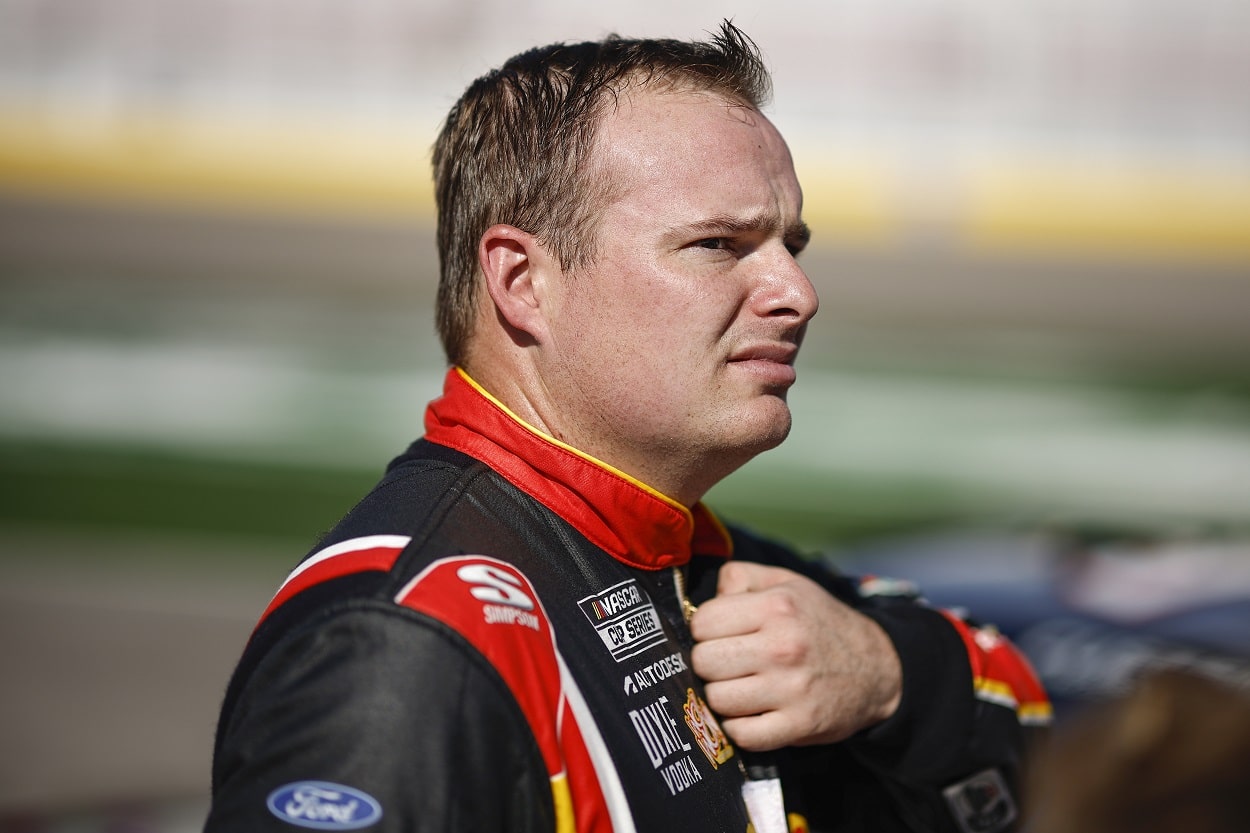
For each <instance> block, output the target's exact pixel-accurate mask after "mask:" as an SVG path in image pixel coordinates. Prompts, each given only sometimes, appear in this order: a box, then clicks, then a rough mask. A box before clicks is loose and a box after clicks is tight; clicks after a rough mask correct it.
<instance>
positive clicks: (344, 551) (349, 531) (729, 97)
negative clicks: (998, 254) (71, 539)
mask: <svg viewBox="0 0 1250 833" xmlns="http://www.w3.org/2000/svg"><path fill="white" fill-rule="evenodd" d="M767 93H768V77H767V74H766V72H765V70H764V69H763V66H762V64H761V62H760V59H759V55H758V52H757V50H756V49H755V47H754V45H753V44H752V43H751V42H750V41H749V40H748V39H747V38H746V37H745V36H744V35H743V34H742V33H741V32H739V31H738V30H737V29H735V28H734V27H732V26H731V25H729V24H728V23H726V24H725V25H724V26H723V27H722V30H721V31H720V33H719V34H718V35H717V36H715V37H714V38H713V39H712V40H711V41H710V42H708V43H680V42H675V41H656V40H641V41H633V40H621V39H615V38H610V39H608V40H606V41H604V42H601V43H584V44H577V45H556V46H552V47H548V48H545V49H538V50H534V51H531V52H528V53H525V54H523V55H520V56H517V57H515V58H513V59H512V60H510V61H509V62H508V63H507V64H505V65H504V66H503V67H502V68H501V69H500V70H498V71H496V72H493V73H490V74H488V75H487V76H485V77H483V78H481V79H479V80H478V81H477V82H475V83H474V84H473V85H471V86H470V88H469V89H468V91H466V93H465V94H464V96H463V97H462V98H461V100H460V101H459V102H458V103H457V104H456V105H455V107H454V108H453V109H452V111H451V113H450V115H449V116H448V119H447V122H446V125H445V126H444V129H443V131H442V134H441V135H440V137H439V139H438V143H437V145H436V147H435V153H434V165H435V178H436V183H437V195H438V207H439V246H440V253H441V257H442V277H441V283H440V291H439V309H438V322H439V330H440V335H441V336H442V339H443V343H444V346H445V348H446V350H447V355H448V358H449V360H450V362H451V364H452V365H453V367H452V369H451V371H450V372H449V374H448V376H447V381H446V387H445V390H444V394H443V396H442V397H441V398H439V399H437V400H435V401H434V402H432V403H431V404H430V406H429V409H428V411H427V414H426V433H425V437H424V438H423V439H422V440H420V441H418V442H417V443H415V444H414V445H413V446H412V447H411V448H410V449H409V450H408V452H407V453H406V454H405V455H404V456H402V457H400V458H399V459H398V460H396V461H395V462H394V463H392V465H391V467H390V468H389V470H388V472H387V474H386V476H385V477H384V478H383V480H382V482H381V483H380V484H379V486H378V487H377V488H376V489H375V490H374V491H373V492H372V493H371V494H370V495H368V496H367V497H366V498H365V499H364V500H363V501H362V502H361V503H360V504H359V505H358V506H356V507H355V509H353V510H352V511H351V512H350V513H349V514H348V515H347V516H346V518H345V519H344V520H343V521H342V522H341V523H340V524H339V526H338V527H337V528H336V529H335V530H334V531H333V532H331V533H330V534H329V535H328V536H327V538H326V539H325V540H324V541H323V542H322V544H321V546H320V547H319V548H318V550H317V551H316V552H315V553H314V554H313V555H311V556H310V557H309V558H307V559H306V560H305V561H304V562H303V563H302V564H301V565H300V567H298V568H297V569H296V571H295V572H294V573H293V574H292V575H291V577H290V578H289V579H288V580H287V582H286V583H285V584H284V585H283V586H282V588H281V589H280V590H279V591H278V594H277V595H276V597H275V598H274V600H273V602H272V603H271V605H270V607H269V609H268V610H267V611H266V612H265V613H264V615H263V616H262V619H261V623H260V624H259V625H258V627H257V630H256V632H255V633H254V635H253V637H252V639H251V641H250V643H249V645H248V647H247V650H246V652H245V654H244V656H243V658H242V660H241V662H240V665H239V668H238V670H237V671H236V673H235V677H234V679H233V681H232V683H231V687H230V690H229V692H228V694H227V697H226V702H225V705H224V707H223V713H222V719H221V723H220V726H219V731H218V743H217V749H216V754H215V759H214V769H213V772H214V777H213V782H214V799H213V808H212V811H211V814H210V817H209V820H208V828H209V829H210V830H214V831H217V830H230V831H238V830H261V829H265V830H270V829H272V830H287V829H290V827H291V826H292V825H294V826H303V827H312V828H319V829H355V828H365V827H367V828H368V829H370V830H395V831H400V830H403V831H415V830H419V831H450V830H465V831H609V830H612V831H646V832H647V833H653V832H654V831H660V833H662V832H663V831H669V830H681V831H705V830H706V831H746V830H748V829H754V830H756V831H759V833H765V832H766V831H774V830H785V829H787V828H789V829H792V830H800V829H809V828H810V829H812V830H875V831H889V830H911V831H916V830H935V831H937V830H951V831H953V830H961V829H962V830H967V831H990V830H999V829H1005V828H1006V827H1007V826H1009V825H1010V823H1011V821H1012V819H1013V817H1014V816H1015V809H1014V808H1015V804H1014V802H1013V799H1012V797H1011V795H1010V794H1009V789H1010V785H1011V784H1013V783H1014V782H1015V779H1016V776H1017V774H1018V768H1019V765H1020V762H1021V755H1022V742H1023V737H1024V729H1023V728H1022V718H1023V719H1024V722H1028V720H1029V719H1030V718H1034V717H1041V716H1044V715H1045V713H1046V711H1047V709H1048V706H1047V705H1046V701H1045V696H1044V695H1043V694H1042V693H1041V691H1040V688H1038V686H1037V684H1036V682H1035V681H1034V680H1033V678H1032V676H1031V675H1030V673H1029V672H1028V669H1027V667H1026V666H1024V665H1023V664H1022V662H1021V661H1020V660H1019V659H1018V657H1017V656H1016V655H1015V654H1014V652H1013V649H1011V648H1010V646H1007V645H1006V644H1005V643H1003V642H1002V641H1001V640H999V639H997V638H996V637H995V636H994V635H993V634H992V633H989V632H983V631H980V632H979V631H976V630H973V629H972V628H970V627H969V626H967V625H965V624H964V623H962V622H959V621H957V620H955V619H953V618H951V617H948V616H946V615H945V614H942V613H940V612H937V611H934V610H930V609H927V608H925V607H924V606H922V605H919V604H916V603H914V602H913V601H911V600H903V599H891V598H887V597H873V596H869V595H867V594H866V593H863V592H861V591H860V589H859V588H858V587H857V585H856V584H855V583H854V582H852V581H851V580H849V579H848V578H845V577H840V576H833V575H828V574H825V573H823V572H821V571H818V570H815V569H813V568H811V567H810V566H808V565H807V564H805V563H804V562H803V561H801V560H800V559H799V558H797V557H796V556H795V555H794V554H792V553H791V552H789V551H788V550H786V549H784V548H782V547H780V546H778V545H776V544H772V543H769V542H766V541H762V540H760V539H758V538H756V537H753V536H751V535H749V534H747V533H744V532H742V531H739V530H733V529H728V528H726V527H725V526H722V525H721V523H720V522H719V521H718V520H717V519H716V518H715V517H714V516H713V515H712V514H711V512H710V511H709V510H708V509H707V508H706V507H705V506H704V505H703V504H702V503H700V500H701V498H702V496H703V495H704V493H705V492H706V491H707V490H708V489H709V488H710V487H711V486H712V485H713V484H715V483H716V482H717V481H719V480H720V479H721V478H723V477H725V476H726V475H727V474H729V473H730V472H732V471H734V470H735V469H737V468H738V467H739V466H741V465H742V464H743V463H745V462H746V461H747V460H749V459H751V458H752V457H753V456H754V455H756V454H758V453H759V452H761V451H764V450H767V449H769V448H772V447H773V446H776V445H777V444H778V443H780V442H781V441H782V440H783V439H784V438H785V436H786V434H787V432H788V430H789V427H790V413H789V410H788V408H787V405H786V392H787V390H788V389H789V388H790V386H791V385H792V384H793V383H794V381H795V371H794V359H795V356H796V354H797V352H798V348H799V343H800V341H801V339H802V336H803V332H804V329H805V327H806V325H807V322H808V321H809V320H810V319H811V317H812V316H813V315H814V314H815V313H816V307H817V299H816V296H815V293H814V292H813V289H812V286H811V284H810V283H809V282H808V280H807V277H806V276H805V275H804V273H803V271H802V269H800V268H799V266H798V264H797V263H796V261H795V256H796V255H797V254H798V252H799V251H801V250H802V249H803V247H804V246H805V245H806V243H807V239H808V230H807V227H806V226H805V225H804V223H803V221H802V217H801V201H802V197H801V192H800V189H799V184H798V181H797V179H796V177H795V174H794V169H793V165H792V163H791V160H790V156H789V152H788V150H787V148H786V145H785V143H784V141H783V140H782V138H781V136H780V135H779V134H778V132H777V130H776V129H775V128H774V127H773V125H772V124H771V123H770V122H769V121H768V120H767V119H766V118H765V117H764V116H763V115H762V114H761V112H760V107H761V105H762V104H763V103H764V100H765V99H766V97H767Z"/></svg>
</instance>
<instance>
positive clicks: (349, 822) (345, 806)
mask: <svg viewBox="0 0 1250 833" xmlns="http://www.w3.org/2000/svg"><path fill="white" fill-rule="evenodd" d="M265 803H266V805H268V807H269V812H271V813H273V814H274V815H275V816H277V817H278V818H280V819H282V820H283V821H285V822H288V823H290V824H297V825H299V826H300V827H311V828H313V829H314V830H358V829H359V828H361V827H368V826H369V825H371V824H373V823H374V822H376V821H378V820H379V819H381V818H382V805H381V804H379V803H378V802H377V801H376V800H374V798H373V796H371V795H369V794H368V793H364V792H361V791H360V790H356V789H352V788H351V787H344V786H343V785H342V784H331V783H330V782H329V781H298V782H296V783H294V784H287V785H286V786H285V787H279V788H278V789H276V790H274V791H273V792H271V793H270V794H269V800H268V801H266V802H265Z"/></svg>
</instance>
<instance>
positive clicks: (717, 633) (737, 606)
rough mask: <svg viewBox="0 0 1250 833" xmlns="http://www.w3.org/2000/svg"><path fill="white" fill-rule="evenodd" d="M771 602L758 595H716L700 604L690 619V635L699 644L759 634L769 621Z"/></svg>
mask: <svg viewBox="0 0 1250 833" xmlns="http://www.w3.org/2000/svg"><path fill="white" fill-rule="evenodd" d="M766 602H767V599H764V598H762V597H761V596H760V595H759V594H758V593H734V594H733V595H729V596H716V597H715V598H712V599H709V600H707V601H706V602H704V603H703V604H701V605H699V609H698V610H696V611H695V612H694V615H693V616H691V618H690V634H691V636H693V637H694V638H695V640H696V641H698V642H706V641H710V640H713V639H727V638H730V637H734V636H746V635H748V634H752V633H756V632H757V631H759V629H760V628H761V627H763V625H764V622H765V620H766V612H767V604H766Z"/></svg>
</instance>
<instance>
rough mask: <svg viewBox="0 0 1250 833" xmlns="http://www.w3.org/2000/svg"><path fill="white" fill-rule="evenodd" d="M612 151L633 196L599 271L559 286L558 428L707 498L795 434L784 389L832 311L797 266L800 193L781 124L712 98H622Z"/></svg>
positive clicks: (553, 368) (604, 455) (555, 319)
mask: <svg viewBox="0 0 1250 833" xmlns="http://www.w3.org/2000/svg"><path fill="white" fill-rule="evenodd" d="M597 143H598V144H597V150H596V154H595V164H596V166H597V167H596V171H597V173H599V174H600V175H604V176H608V177H611V179H612V182H613V183H614V185H615V187H616V193H617V194H618V195H619V198H617V199H616V200H615V201H614V202H612V203H611V204H609V205H608V206H607V207H606V208H605V209H604V210H603V212H602V213H601V214H600V216H599V221H598V227H597V247H596V252H597V255H596V257H595V259H594V262H593V263H592V264H590V265H589V266H586V267H583V268H581V269H578V270H576V272H575V273H573V274H565V275H562V276H561V279H560V281H558V285H557V286H555V287H554V289H553V293H552V301H553V304H552V307H551V309H552V312H553V315H552V318H551V319H550V320H551V331H550V343H549V344H548V345H544V346H545V347H546V348H549V349H545V350H544V351H543V361H544V363H545V366H544V367H543V368H542V376H543V380H544V383H545V384H546V387H547V391H548V393H549V400H548V401H549V403H550V404H551V407H552V409H553V410H554V411H555V413H544V414H542V417H543V421H544V422H545V423H546V424H547V426H548V427H549V428H550V429H552V430H553V433H554V434H555V435H556V436H557V437H558V438H560V439H562V440H565V441H566V442H569V443H571V444H572V445H575V446H577V447H578V448H581V449H583V450H585V451H587V452H588V453H590V454H593V455H595V456H596V457H598V458H600V459H602V460H604V461H605V462H608V463H611V464H612V465H614V466H616V467H617V468H620V469H622V470H624V471H625V472H627V473H629V474H631V475H634V476H635V477H638V478H639V479H642V480H643V481H644V482H647V483H649V484H650V485H653V486H655V487H656V488H659V489H661V490H662V491H667V492H668V493H669V494H671V495H672V496H673V497H676V498H678V499H683V500H685V499H688V498H691V497H693V498H697V497H700V496H701V494H702V490H705V489H706V488H708V487H710V486H711V485H712V484H714V483H715V482H716V481H717V480H719V479H720V478H721V477H724V476H725V475H726V474H728V473H729V472H731V471H733V470H734V469H736V468H737V467H738V466H740V465H742V463H744V462H746V461H747V460H749V459H750V458H751V457H752V456H754V455H755V454H757V453H759V452H760V451H763V450H765V449H768V448H772V447H773V446H775V445H777V444H778V443H780V442H781V440H783V439H784V438H785V436H786V434H787V433H788V432H789V429H790V411H789V408H788V406H787V405H786V392H787V390H788V389H789V387H790V385H791V384H793V383H794V380H795V373H794V367H793V362H794V359H795V356H796V354H797V352H798V346H799V342H800V340H801V339H802V335H803V331H804V328H805V325H806V324H807V321H808V320H809V319H810V318H811V317H812V316H813V315H814V314H815V313H816V307H817V299H816V294H815V291H814V290H813V289H812V285H811V283H810V282H809V281H808V279H807V276H806V275H804V273H803V270H802V269H800V268H799V266H798V264H797V263H796V262H795V259H794V255H795V254H797V253H798V251H799V250H801V249H802V248H803V247H804V245H806V243H807V229H806V227H805V226H804V225H803V223H802V220H801V218H800V214H801V209H802V192H801V190H800V188H799V183H798V179H797V178H796V176H795V173H794V166H793V163H792V162H791V159H790V153H789V151H788V150H787V148H786V145H785V142H784V141H783V140H782V138H781V135H780V134H779V133H778V132H777V130H776V129H775V128H774V127H773V125H772V124H771V123H770V122H769V121H768V120H767V119H765V118H764V117H763V116H762V115H760V114H759V113H758V112H756V111H754V110H750V109H748V108H744V107H740V106H736V105H733V104H730V103H728V102H726V101H725V100H724V99H722V98H720V97H718V96H715V95H711V94H706V93H693V92H680V91H669V92H656V91H634V92H632V93H631V94H628V95H622V96H621V97H620V102H619V108H617V109H616V110H615V111H611V110H610V111H609V113H608V114H607V116H606V117H605V119H604V122H603V124H602V126H601V128H600V132H599V135H598V139H597ZM692 475H693V476H694V479H695V481H699V480H707V481H709V482H706V483H698V484H692V483H691V476H692ZM692 485H694V488H693V490H692V488H691V486H692ZM670 490H673V491H670ZM693 492H697V494H694V493H693Z"/></svg>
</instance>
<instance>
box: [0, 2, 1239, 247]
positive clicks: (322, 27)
mask: <svg viewBox="0 0 1250 833" xmlns="http://www.w3.org/2000/svg"><path fill="white" fill-rule="evenodd" d="M722 17H731V18H733V19H734V20H735V21H736V22H737V23H738V24H739V25H741V26H742V27H743V28H744V29H745V30H746V31H747V32H748V33H749V34H751V35H752V36H753V37H754V38H755V39H756V40H757V41H758V42H759V44H760V46H761V47H762V48H763V50H764V52H765V54H766V56H767V58H768V60H769V63H770V64H771V66H772V67H773V69H774V73H775V79H776V88H777V92H776V102H775V106H774V108H773V111H772V112H773V115H774V117H775V120H776V121H777V122H778V123H779V125H780V126H781V127H782V129H783V132H785V133H786V134H787V135H788V137H789V138H790V141H791V143H792V144H793V145H794V147H795V150H796V154H797V156H798V163H799V167H800V171H801V173H802V174H803V177H804V180H805V182H806V184H807V190H808V193H809V202H810V203H811V205H810V210H811V211H812V212H813V213H815V214H816V215H818V219H822V218H828V219H830V220H833V221H834V222H831V223H830V224H829V227H830V234H832V235H834V236H837V237H843V238H848V239H851V240H863V239H875V240H880V239H885V240H887V241H894V242H897V241H898V240H899V239H906V238H908V237H910V236H914V235H915V234H917V233H920V234H930V233H931V229H932V227H933V226H934V225H936V226H937V227H938V230H939V232H940V233H942V234H947V235H954V236H955V237H956V238H957V239H958V240H959V241H960V242H961V243H965V244H970V245H974V246H1003V245H1009V246H1020V245H1024V246H1031V247H1047V246H1055V245H1059V246H1066V247H1072V246H1075V247H1080V248H1089V247H1094V248H1119V249H1123V248H1140V247H1147V248H1151V249H1157V250H1163V251H1168V252H1173V251H1176V250H1182V251H1183V252H1184V253H1185V254H1186V255H1188V256H1196V255H1198V254H1202V255H1205V256H1210V255H1212V254H1229V253H1234V254H1236V255H1237V256H1240V257H1250V107H1247V106H1246V97H1245V90H1246V88H1247V85H1248V84H1250V6H1247V4H1245V3H1244V2H1240V0H1084V2H1077V0H1021V2H1015V3H1011V4H1009V5H1004V4H996V3H990V2H982V0H897V2H891V3H876V2H869V1H866V0H840V2H829V3H820V4H817V3H808V2H797V1H796V0H780V2H771V3H767V4H762V3H744V2H730V3H723V2H708V1H707V0H696V2H686V3H680V4H673V3H668V2H658V1H657V0H642V1H641V2H635V3H629V4H611V5H605V4H591V3H577V2H571V0H530V2H506V3H505V2H502V0H478V2H454V3H453V2H429V0H425V1H424V2H402V0H360V1H359V2H353V3H337V2H329V0H246V1H245V0H176V2H168V1H166V2H162V1H161V0H0V177H2V178H3V180H4V182H5V184H6V186H8V187H9V188H11V189H27V188H29V189H34V190H48V189H57V188H65V189H74V188H78V189H83V190H86V191H88V192H91V191H95V190H103V191H105V192H109V193H113V194H117V193H131V194H134V195H139V196H149V197H150V196H164V197H170V196H173V197H178V198H182V199H190V200H195V201H213V200H226V201H230V200H236V199H243V200H250V201H259V202H261V203H279V204H283V205H285V206H286V207H288V208H289V207H291V206H303V207H308V206H309V205H310V204H316V203H320V204H322V205H326V204H329V205H332V206H334V207H336V208H337V209H340V210H341V209H342V208H344V207H351V206H353V205H355V206H356V207H357V208H359V209H360V210H366V211H383V210H387V209H390V210H394V209H396V208H408V209H414V208H415V209H418V210H420V209H425V208H426V207H427V206H428V196H427V194H428V185H427V179H428V176H427V174H426V149H427V147H428V145H429V143H430V139H431V137H432V135H433V131H434V127H435V125H436V124H437V122H438V120H439V119H440V118H441V115H442V113H443V112H445V110H446V108H447V106H448V105H449V104H450V103H451V101H452V100H454V97H455V96H456V95H457V94H458V92H459V90H460V89H462V88H463V87H464V86H465V84H466V83H467V82H468V81H469V80H471V79H472V78H473V77H475V76H476V75H478V74H480V73H481V72H483V71H485V70H486V69H488V68H490V67H491V66H493V65H495V64H496V63H497V62H498V61H499V60H500V59H501V58H502V57H504V56H506V55H509V54H512V53H514V52H516V51H519V50H521V49H523V48H527V47H529V46H532V45H535V44H537V43H543V42H550V41H553V40H570V39H579V38H593V37H599V36H602V35H604V34H606V33H608V32H611V31H616V32H619V33H623V34H645V35H672V36H678V37H690V36H694V35H697V34H699V33H700V32H703V31H706V30H710V29H713V28H714V27H715V26H716V25H717V23H718V21H719V20H720V19H721V18H722Z"/></svg>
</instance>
